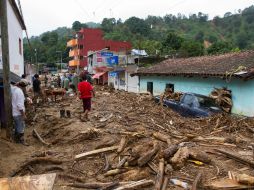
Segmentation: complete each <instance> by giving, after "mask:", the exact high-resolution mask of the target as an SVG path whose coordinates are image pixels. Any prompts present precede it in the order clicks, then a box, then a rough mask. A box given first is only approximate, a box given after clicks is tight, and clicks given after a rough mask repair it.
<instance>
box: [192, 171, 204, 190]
mask: <svg viewBox="0 0 254 190" xmlns="http://www.w3.org/2000/svg"><path fill="white" fill-rule="evenodd" d="M201 178H202V173H201V172H200V173H198V175H197V177H196V178H195V180H194V182H193V184H192V187H191V190H198V184H199V182H200V181H201Z"/></svg>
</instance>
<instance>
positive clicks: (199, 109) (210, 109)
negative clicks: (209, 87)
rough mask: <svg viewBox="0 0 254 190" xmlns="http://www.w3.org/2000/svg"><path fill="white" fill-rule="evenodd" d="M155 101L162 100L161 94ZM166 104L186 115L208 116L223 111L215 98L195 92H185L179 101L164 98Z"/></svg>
mask: <svg viewBox="0 0 254 190" xmlns="http://www.w3.org/2000/svg"><path fill="white" fill-rule="evenodd" d="M155 101H156V102H157V103H159V102H160V96H155ZM163 103H164V104H163V105H164V106H166V107H169V108H171V109H172V110H174V111H176V112H178V113H180V115H182V116H184V117H207V116H210V115H212V114H214V113H220V112H222V111H221V109H220V108H219V107H218V106H217V105H216V104H215V101H214V99H212V98H210V97H207V96H204V95H200V94H195V93H185V94H183V96H182V97H181V99H180V101H179V102H176V101H174V100H164V102H163Z"/></svg>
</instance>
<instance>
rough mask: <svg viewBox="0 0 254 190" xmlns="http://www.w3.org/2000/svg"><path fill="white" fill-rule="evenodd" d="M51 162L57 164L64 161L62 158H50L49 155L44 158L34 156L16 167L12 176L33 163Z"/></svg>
mask: <svg viewBox="0 0 254 190" xmlns="http://www.w3.org/2000/svg"><path fill="white" fill-rule="evenodd" d="M41 162H42V163H50V164H56V165H60V164H62V163H63V161H61V160H59V159H58V160H57V159H54V158H49V157H43V158H33V159H31V160H29V161H27V162H26V163H24V164H22V165H21V166H19V168H18V169H16V170H15V171H13V172H12V173H11V174H10V176H11V177H13V176H15V175H17V174H18V173H20V172H21V171H22V170H23V169H24V168H26V167H27V166H30V165H33V164H37V163H41Z"/></svg>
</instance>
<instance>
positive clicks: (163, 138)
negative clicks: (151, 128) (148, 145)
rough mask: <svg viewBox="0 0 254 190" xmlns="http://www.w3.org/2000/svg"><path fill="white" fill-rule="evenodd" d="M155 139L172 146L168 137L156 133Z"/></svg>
mask: <svg viewBox="0 0 254 190" xmlns="http://www.w3.org/2000/svg"><path fill="white" fill-rule="evenodd" d="M153 137H154V138H156V139H158V140H160V141H162V142H166V143H167V144H171V140H170V138H169V137H168V136H167V135H164V134H162V133H159V132H155V133H153Z"/></svg>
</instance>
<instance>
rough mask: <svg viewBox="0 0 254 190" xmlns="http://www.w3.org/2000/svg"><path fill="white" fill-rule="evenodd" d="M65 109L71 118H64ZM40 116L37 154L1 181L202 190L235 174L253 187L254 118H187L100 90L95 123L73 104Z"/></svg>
mask: <svg viewBox="0 0 254 190" xmlns="http://www.w3.org/2000/svg"><path fill="white" fill-rule="evenodd" d="M60 109H61V110H63V109H66V110H70V111H71V117H70V118H69V117H62V118H60V115H59V110H60ZM36 114H37V115H38V116H37V117H36V118H35V119H34V120H35V121H33V122H31V123H32V124H31V125H30V126H29V128H28V129H27V130H28V134H29V135H28V140H29V143H30V144H31V146H32V147H30V149H29V148H28V150H27V151H26V154H23V155H22V154H20V155H19V158H20V159H19V161H18V162H17V165H15V164H13V166H12V171H11V172H10V171H6V172H5V173H4V174H3V176H1V177H10V176H24V175H39V174H45V173H52V172H53V173H56V174H57V177H56V182H55V186H54V189H57V190H58V189H69V188H70V187H72V188H73V189H79V188H83V189H115V190H125V189H156V190H166V189H176V187H177V186H178V187H181V188H183V189H192V190H195V189H196V190H197V189H220V188H221V184H224V185H225V184H226V182H225V181H226V180H231V179H229V177H228V172H229V171H230V172H232V173H233V174H234V175H233V174H232V176H234V177H231V178H232V179H234V180H233V181H236V182H235V183H236V184H238V185H239V184H240V185H243V186H248V185H249V186H251V185H252V184H251V183H250V182H251V180H252V179H253V178H252V177H251V176H254V171H253V167H254V163H253V161H252V160H253V148H252V147H253V146H252V143H253V134H254V120H253V119H250V118H236V117H231V116H230V115H225V114H221V115H215V116H213V117H210V118H198V119H193V118H183V117H181V116H179V115H178V114H177V113H175V112H173V111H171V110H170V109H168V108H165V107H162V106H158V105H157V104H156V103H155V102H153V101H152V100H151V99H150V96H147V95H137V94H132V93H126V92H121V91H117V92H112V91H111V90H108V89H103V90H101V89H99V88H98V89H97V96H96V98H95V99H94V102H93V111H92V112H91V115H90V121H86V122H83V121H82V106H81V103H80V102H77V101H73V100H72V99H71V98H70V99H67V100H64V102H47V103H45V104H44V105H43V106H41V107H39V108H37V113H36ZM34 150H37V151H34ZM29 151H30V153H29V154H28V153H27V152H29ZM0 161H1V160H0ZM11 161H13V160H11V159H9V160H7V161H5V162H6V164H10V163H11ZM8 162H9V163H8ZM1 166H2V167H4V163H1ZM246 176H249V177H246ZM235 179H237V180H235ZM246 181H248V182H246ZM249 181H250V182H249ZM218 184H219V185H218ZM223 188H225V189H227V188H226V186H223ZM228 189H230V188H228ZM231 189H232V188H231Z"/></svg>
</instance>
